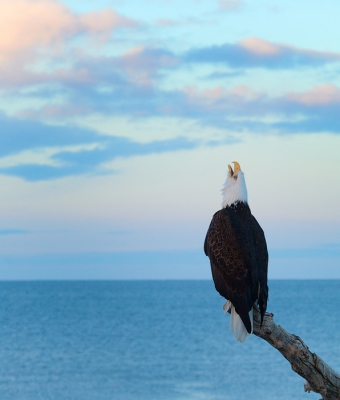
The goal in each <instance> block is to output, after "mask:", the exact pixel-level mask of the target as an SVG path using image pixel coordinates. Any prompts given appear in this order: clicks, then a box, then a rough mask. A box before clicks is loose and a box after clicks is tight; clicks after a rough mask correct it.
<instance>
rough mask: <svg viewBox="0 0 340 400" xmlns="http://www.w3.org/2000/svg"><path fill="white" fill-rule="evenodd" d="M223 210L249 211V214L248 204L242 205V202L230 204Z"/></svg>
mask: <svg viewBox="0 0 340 400" xmlns="http://www.w3.org/2000/svg"><path fill="white" fill-rule="evenodd" d="M224 208H227V209H229V210H233V211H249V212H250V208H249V205H248V203H244V202H243V201H236V202H235V203H233V204H230V206H226V207H224Z"/></svg>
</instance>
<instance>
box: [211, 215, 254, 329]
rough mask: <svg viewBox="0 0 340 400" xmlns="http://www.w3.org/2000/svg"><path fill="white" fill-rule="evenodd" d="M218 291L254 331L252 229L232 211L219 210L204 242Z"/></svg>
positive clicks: (247, 326) (246, 325)
mask: <svg viewBox="0 0 340 400" xmlns="http://www.w3.org/2000/svg"><path fill="white" fill-rule="evenodd" d="M204 251H205V254H206V255H207V256H208V257H209V258H210V264H211V270H212V275H213V280H214V283H215V287H216V290H217V291H218V292H219V293H220V294H221V295H222V296H223V297H225V298H226V299H227V300H230V301H231V302H232V304H233V305H234V307H235V309H236V312H237V313H238V314H239V315H240V317H241V319H242V321H243V323H244V325H245V327H246V329H247V330H248V332H251V323H250V319H249V315H248V313H249V311H250V310H251V309H252V307H253V304H254V302H255V300H256V297H257V296H256V294H257V293H256V289H257V288H256V281H257V276H256V275H257V273H256V272H257V271H256V259H255V251H254V240H253V237H252V233H251V230H249V226H247V224H246V223H244V221H242V220H240V219H239V218H238V217H237V215H236V214H235V213H234V212H233V211H228V210H226V209H223V210H220V211H218V212H217V213H216V214H215V215H214V216H213V219H212V221H211V224H210V226H209V229H208V232H207V235H206V238H205V243H204Z"/></svg>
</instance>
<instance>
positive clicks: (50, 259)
mask: <svg viewBox="0 0 340 400" xmlns="http://www.w3.org/2000/svg"><path fill="white" fill-rule="evenodd" d="M339 10H340V9H339V5H338V4H337V2H335V1H330V0H329V1H326V2H323V3H322V4H321V3H319V2H316V1H309V2H306V1H300V2H298V3H296V2H291V1H287V2H282V1H271V2H254V1H239V0H233V1H228V0H219V1H218V0H217V1H206V0H193V1H187V2H185V3H183V2H179V1H177V0H167V1H160V0H149V1H144V0H141V1H139V2H138V3H136V2H134V1H121V0H117V1H108V0H105V1H104V0H99V1H96V2H92V1H85V0H82V1H53V0H34V1H33V0H11V1H9V0H0V11H1V12H0V184H1V188H2V195H1V200H0V202H1V208H0V210H1V212H0V251H1V258H2V262H1V265H2V267H0V279H89V278H91V279H132V278H145V279H155V278H156V279H162V278H169V279H181V278H186V279H187V278H192V279H195V278H198V279H209V278H210V270H209V263H208V260H207V259H206V258H205V256H204V254H203V252H202V243H203V240H204V236H205V233H206V230H207V227H208V225H209V222H210V219H211V216H212V215H213V213H214V212H215V211H216V210H218V209H219V207H220V202H221V195H220V189H221V187H222V184H223V182H224V180H225V175H226V171H227V165H228V163H231V162H232V161H234V160H237V161H238V162H239V163H240V164H241V167H242V169H243V171H244V172H245V177H246V182H247V186H248V195H249V203H250V207H251V209H252V211H253V214H254V215H255V216H256V218H257V219H258V221H259V222H260V224H261V226H262V227H263V228H264V230H265V233H266V237H267V242H268V247H269V252H270V277H271V278H340V267H339V261H340V237H339V234H340V229H339V222H340V212H339V206H338V205H339V202H340V183H339V182H340V179H339V178H340V166H339V155H338V153H339V148H340V136H339V134H340V118H339V111H338V110H339V105H340V78H339V76H340V74H339V71H340V47H339V42H338V35H337V33H338V21H337V15H338V12H339Z"/></svg>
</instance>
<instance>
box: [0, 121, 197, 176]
mask: <svg viewBox="0 0 340 400" xmlns="http://www.w3.org/2000/svg"><path fill="white" fill-rule="evenodd" d="M1 124H2V126H4V127H5V129H4V130H3V134H2V135H1V136H0V149H1V153H0V155H1V158H0V173H2V174H5V175H11V176H17V177H20V178H23V179H25V180H28V181H37V180H45V179H56V178H61V177H65V176H70V175H80V174H85V173H97V174H103V173H112V171H111V170H108V169H106V168H105V166H104V163H105V162H108V161H112V160H114V159H115V158H117V157H131V156H134V155H147V154H152V153H162V152H169V151H170V152H172V151H178V150H183V149H186V150H190V149H193V148H195V147H197V146H198V145H200V143H199V142H194V141H190V140H188V139H185V138H181V137H178V138H174V139H170V140H160V141H153V142H149V143H137V142H134V141H131V140H129V139H126V138H122V137H118V136H104V135H99V134H98V133H97V132H95V131H92V130H87V129H80V128H76V127H67V126H66V127H63V126H49V125H44V124H42V123H39V122H34V121H27V120H21V121H19V120H15V119H10V118H6V117H3V118H2V120H1ZM89 144H92V146H88V145H89ZM25 151H26V153H28V152H33V153H34V152H37V151H39V152H40V153H41V152H42V153H43V152H46V154H45V157H46V161H45V162H41V161H40V162H37V161H36V158H35V157H32V158H31V159H30V160H28V159H27V157H26V158H25V157H22V156H21V155H22V154H23V152H25ZM13 155H14V156H15V155H17V158H16V159H15V157H14V156H13ZM6 156H7V157H8V156H12V163H10V164H7V165H6V163H5V164H4V163H2V162H3V160H4V159H6ZM1 164H2V165H1Z"/></svg>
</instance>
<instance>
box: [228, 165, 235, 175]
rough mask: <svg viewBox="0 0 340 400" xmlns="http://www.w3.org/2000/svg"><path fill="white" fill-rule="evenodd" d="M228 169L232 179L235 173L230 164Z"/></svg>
mask: <svg viewBox="0 0 340 400" xmlns="http://www.w3.org/2000/svg"><path fill="white" fill-rule="evenodd" d="M228 169H229V176H230V178H231V177H232V176H233V175H234V171H233V169H232V168H231V166H230V165H229V164H228Z"/></svg>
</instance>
